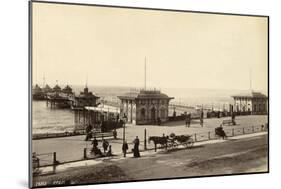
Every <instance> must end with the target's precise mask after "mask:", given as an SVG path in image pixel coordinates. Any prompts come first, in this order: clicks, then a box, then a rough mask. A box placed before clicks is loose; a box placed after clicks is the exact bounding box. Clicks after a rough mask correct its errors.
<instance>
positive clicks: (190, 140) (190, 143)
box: [186, 138, 194, 148]
mask: <svg viewBox="0 0 281 189" xmlns="http://www.w3.org/2000/svg"><path fill="white" fill-rule="evenodd" d="M193 144H194V141H193V139H192V138H191V139H189V140H188V141H187V143H186V147H187V148H191V147H192V146H193Z"/></svg>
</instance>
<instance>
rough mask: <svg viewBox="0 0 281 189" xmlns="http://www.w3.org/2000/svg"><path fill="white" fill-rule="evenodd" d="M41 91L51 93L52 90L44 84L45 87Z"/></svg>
mask: <svg viewBox="0 0 281 189" xmlns="http://www.w3.org/2000/svg"><path fill="white" fill-rule="evenodd" d="M42 90H43V92H44V93H50V92H52V91H53V89H52V88H51V87H50V86H49V85H48V84H46V86H45V87H44V88H43V89H42Z"/></svg>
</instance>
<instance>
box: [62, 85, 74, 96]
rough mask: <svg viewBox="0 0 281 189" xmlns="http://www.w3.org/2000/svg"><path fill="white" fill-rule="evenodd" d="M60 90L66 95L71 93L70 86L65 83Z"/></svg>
mask: <svg viewBox="0 0 281 189" xmlns="http://www.w3.org/2000/svg"><path fill="white" fill-rule="evenodd" d="M62 92H63V93H64V94H66V95H72V94H73V92H72V88H71V87H70V86H69V85H66V86H65V87H64V88H63V89H62Z"/></svg>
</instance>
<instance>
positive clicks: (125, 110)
mask: <svg viewBox="0 0 281 189" xmlns="http://www.w3.org/2000/svg"><path fill="white" fill-rule="evenodd" d="M118 98H119V99H120V100H121V105H120V113H121V116H123V115H124V114H125V115H126V116H127V122H128V123H133V124H136V125H143V124H157V122H158V121H160V120H161V122H166V121H167V120H168V111H169V102H170V100H171V99H173V97H169V96H168V95H166V94H164V93H161V91H159V90H140V91H138V92H129V93H126V94H124V95H121V96H118Z"/></svg>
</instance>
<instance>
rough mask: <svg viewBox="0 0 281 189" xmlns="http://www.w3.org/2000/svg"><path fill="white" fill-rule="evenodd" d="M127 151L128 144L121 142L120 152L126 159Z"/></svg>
mask: <svg viewBox="0 0 281 189" xmlns="http://www.w3.org/2000/svg"><path fill="white" fill-rule="evenodd" d="M128 149H129V147H128V143H127V141H124V142H123V145H122V151H123V154H124V157H126V154H127V150H128Z"/></svg>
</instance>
